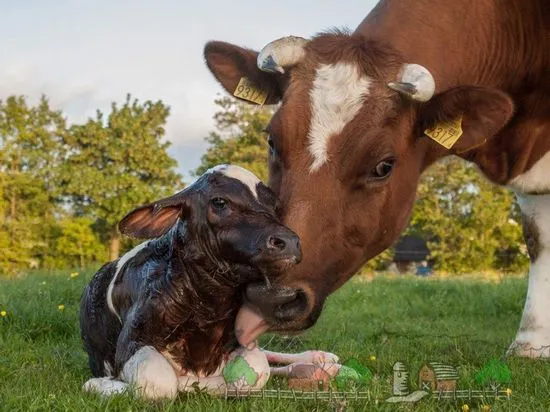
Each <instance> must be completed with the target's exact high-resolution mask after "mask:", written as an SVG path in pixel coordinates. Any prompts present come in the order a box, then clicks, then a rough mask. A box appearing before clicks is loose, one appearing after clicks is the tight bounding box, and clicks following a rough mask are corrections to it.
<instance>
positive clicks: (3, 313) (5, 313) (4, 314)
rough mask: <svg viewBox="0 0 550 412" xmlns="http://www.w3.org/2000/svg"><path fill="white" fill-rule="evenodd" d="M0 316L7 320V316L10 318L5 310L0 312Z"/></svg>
mask: <svg viewBox="0 0 550 412" xmlns="http://www.w3.org/2000/svg"><path fill="white" fill-rule="evenodd" d="M0 316H2V317H3V318H5V317H6V316H8V312H6V311H5V310H3V311H1V312H0Z"/></svg>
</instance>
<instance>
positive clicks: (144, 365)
mask: <svg viewBox="0 0 550 412" xmlns="http://www.w3.org/2000/svg"><path fill="white" fill-rule="evenodd" d="M120 378H121V380H123V381H124V382H127V383H128V384H129V385H130V386H132V387H133V388H134V389H135V390H137V391H138V392H139V394H140V395H141V396H143V397H145V398H147V399H159V398H174V397H175V396H176V395H177V393H178V377H177V375H176V371H175V370H174V368H173V367H172V365H171V364H170V362H169V361H168V359H166V358H165V357H164V356H163V355H162V354H160V353H159V352H158V351H157V350H156V349H154V348H153V347H151V346H144V347H142V348H140V349H139V350H138V351H137V352H135V353H134V354H133V355H132V356H131V357H130V358H129V359H128V360H127V361H126V362H125V363H124V367H123V368H122V372H121V374H120Z"/></svg>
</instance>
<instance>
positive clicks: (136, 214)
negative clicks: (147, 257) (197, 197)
mask: <svg viewBox="0 0 550 412" xmlns="http://www.w3.org/2000/svg"><path fill="white" fill-rule="evenodd" d="M188 198H189V193H188V190H183V191H181V192H179V193H177V194H175V195H173V196H170V197H167V198H165V199H162V200H159V201H157V202H153V203H150V204H148V205H145V206H141V207H138V208H137V209H134V210H133V211H131V212H130V213H128V214H127V215H126V216H124V217H123V218H122V220H121V221H120V222H119V224H118V229H119V230H120V233H122V234H124V235H127V236H131V237H134V238H138V239H151V238H155V237H159V236H162V235H164V234H165V233H166V232H168V231H169V230H170V228H172V227H173V226H174V225H175V224H176V222H177V220H178V218H180V217H182V218H183V217H184V216H186V215H187V213H188V210H189V207H188Z"/></svg>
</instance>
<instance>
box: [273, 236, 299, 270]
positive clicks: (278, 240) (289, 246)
mask: <svg viewBox="0 0 550 412" xmlns="http://www.w3.org/2000/svg"><path fill="white" fill-rule="evenodd" d="M266 248H267V250H268V251H270V252H271V253H273V254H276V255H281V257H294V259H295V261H296V263H299V262H300V260H301V259H302V248H301V247H300V238H299V237H298V236H297V235H295V234H294V233H278V234H276V235H271V236H269V237H268V238H267V244H266Z"/></svg>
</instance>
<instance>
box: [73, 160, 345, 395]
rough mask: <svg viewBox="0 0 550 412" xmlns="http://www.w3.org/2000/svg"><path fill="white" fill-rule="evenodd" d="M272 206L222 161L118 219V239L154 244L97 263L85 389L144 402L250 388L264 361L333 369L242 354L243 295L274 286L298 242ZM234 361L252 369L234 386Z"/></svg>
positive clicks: (85, 314)
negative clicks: (259, 285)
mask: <svg viewBox="0 0 550 412" xmlns="http://www.w3.org/2000/svg"><path fill="white" fill-rule="evenodd" d="M276 208H277V199H276V197H275V196H274V195H273V194H272V193H271V191H270V190H269V189H268V188H267V187H266V186H264V185H263V184H262V183H261V182H260V181H259V180H258V178H257V177H256V176H255V175H253V174H252V173H250V172H248V171H247V170H245V169H242V168H240V167H236V166H229V165H222V166H217V167H215V168H213V169H210V170H209V171H207V172H206V173H205V174H204V175H202V176H201V177H200V178H199V179H198V180H197V181H196V182H195V183H194V184H192V185H191V186H190V187H188V188H186V189H184V190H183V191H181V192H179V193H177V194H175V195H173V196H171V197H168V198H166V199H162V200H159V201H157V202H154V203H152V204H149V205H145V206H142V207H139V208H138V209H135V210H134V211H132V212H130V213H129V214H128V215H127V216H126V217H124V218H123V219H122V221H121V222H120V223H119V228H120V231H121V232H122V233H123V234H127V235H130V236H133V237H136V238H143V239H152V240H148V241H146V242H144V243H142V244H141V245H139V246H138V247H136V248H135V249H133V250H131V251H130V252H128V253H127V254H125V255H124V256H122V257H121V258H120V259H118V260H115V261H113V262H110V263H108V264H106V265H104V266H103V267H102V268H101V269H100V270H99V271H98V272H97V273H96V275H95V276H94V278H93V279H92V280H91V282H90V284H89V285H88V286H87V287H86V289H85V291H84V294H83V297H82V302H81V317H80V325H81V334H82V339H83V341H84V346H85V349H86V351H87V352H88V355H89V365H90V368H91V371H92V374H93V375H94V376H95V377H96V378H94V379H90V380H89V381H88V382H86V383H85V385H84V389H85V390H90V391H98V392H100V393H103V394H111V393H117V392H120V391H123V390H126V388H127V387H128V385H131V386H132V387H134V388H135V389H136V390H137V391H138V393H140V394H141V395H143V396H145V397H148V398H159V397H173V396H175V395H176V394H177V392H178V391H189V390H193V389H194V388H195V387H197V386H198V387H199V388H204V389H206V390H208V391H210V392H212V393H220V392H223V391H225V390H226V389H227V388H238V389H258V388H261V387H262V386H263V385H264V384H265V383H266V381H267V379H268V378H269V376H270V368H269V363H268V362H269V361H270V360H272V361H273V362H276V363H293V362H306V363H320V362H336V361H337V358H336V357H335V356H334V355H332V354H329V353H325V352H318V351H308V352H304V353H302V354H298V355H285V354H277V353H273V352H267V351H262V350H260V349H259V348H256V347H255V344H251V345H249V347H248V348H243V347H240V346H239V344H238V341H237V339H236V337H235V332H234V324H235V317H236V315H237V312H238V310H239V308H240V307H241V305H242V298H241V296H242V287H244V286H245V284H247V283H249V282H253V281H258V280H260V279H262V278H265V279H267V281H268V283H269V282H272V281H275V280H276V278H277V275H278V274H279V273H281V272H282V271H283V270H284V269H285V268H288V267H289V265H293V264H295V263H297V262H299V261H300V257H301V250H300V245H299V241H298V237H297V236H296V235H295V234H294V233H293V232H292V231H291V230H290V229H288V228H286V227H285V226H283V225H281V224H280V223H279V222H278V220H277V215H276ZM235 360H239V361H240V363H241V364H243V365H247V366H246V367H247V368H251V370H250V371H249V373H245V374H244V375H245V376H244V377H243V379H236V378H235V371H236V370H239V367H241V366H242V365H241V366H239V365H237V366H238V367H237V368H236V369H235V367H234V366H235V364H236V362H235ZM243 361H244V362H243ZM238 363H239V362H237V364H238ZM230 364H231V365H232V367H233V369H231V370H228V369H227V368H228V365H230ZM241 370H242V368H241ZM280 370H281V369H280V368H279V369H277V371H280ZM251 377H252V378H251Z"/></svg>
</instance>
